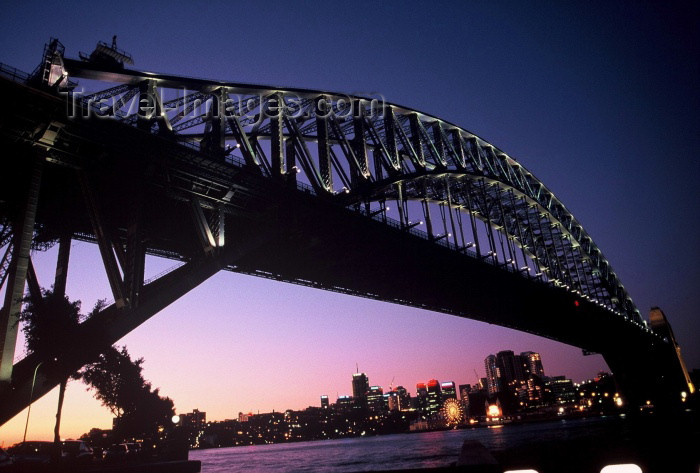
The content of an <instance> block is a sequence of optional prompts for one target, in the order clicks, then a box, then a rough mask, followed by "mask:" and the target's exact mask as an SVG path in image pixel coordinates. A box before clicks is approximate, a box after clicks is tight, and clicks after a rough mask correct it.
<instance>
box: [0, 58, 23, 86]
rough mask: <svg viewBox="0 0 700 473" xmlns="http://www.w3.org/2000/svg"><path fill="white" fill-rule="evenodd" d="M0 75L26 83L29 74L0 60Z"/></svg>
mask: <svg viewBox="0 0 700 473" xmlns="http://www.w3.org/2000/svg"><path fill="white" fill-rule="evenodd" d="M0 76H2V77H5V78H7V79H10V80H11V81H13V82H19V83H21V84H26V83H27V81H28V80H29V74H27V73H26V72H24V71H21V70H19V69H17V68H16V67H12V66H8V65H7V64H3V63H1V62H0Z"/></svg>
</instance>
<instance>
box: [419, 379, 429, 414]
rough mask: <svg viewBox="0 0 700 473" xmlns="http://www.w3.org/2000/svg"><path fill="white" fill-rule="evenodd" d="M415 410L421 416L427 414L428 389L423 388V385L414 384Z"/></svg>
mask: <svg viewBox="0 0 700 473" xmlns="http://www.w3.org/2000/svg"><path fill="white" fill-rule="evenodd" d="M416 409H418V410H419V411H420V412H421V414H427V413H428V388H427V387H426V386H425V383H418V384H416Z"/></svg>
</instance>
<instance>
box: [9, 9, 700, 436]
mask: <svg viewBox="0 0 700 473" xmlns="http://www.w3.org/2000/svg"><path fill="white" fill-rule="evenodd" d="M366 7H367V8H357V7H352V8H350V7H349V6H342V7H341V6H337V8H335V9H334V10H335V11H334V12H333V13H334V15H330V16H329V15H325V14H322V12H318V11H317V10H318V9H317V8H316V7H315V6H313V5H312V4H311V3H308V4H304V3H302V4H300V5H298V7H297V9H295V10H294V11H289V12H286V14H285V15H279V12H278V11H276V10H275V8H273V7H267V6H255V5H252V4H251V5H247V6H241V7H240V8H235V9H234V8H233V7H229V8H222V5H218V6H214V7H210V8H211V9H208V8H204V9H196V8H194V7H190V6H186V5H180V6H178V8H177V9H178V14H181V16H182V18H177V19H176V18H171V19H170V16H172V11H171V8H172V7H171V6H170V5H167V4H160V5H151V6H143V5H137V4H133V5H132V8H131V10H132V11H141V12H143V14H142V15H134V17H133V18H130V19H129V21H125V20H124V19H123V18H118V16H119V15H112V16H110V15H104V14H103V12H101V11H100V9H99V8H97V7H93V6H86V5H83V6H81V10H80V14H79V15H78V14H76V11H75V9H70V8H53V9H52V8H47V7H46V5H45V4H43V3H41V4H40V3H38V2H37V3H35V4H32V2H28V3H25V4H22V5H10V6H8V7H7V8H6V9H5V12H4V15H3V18H2V19H1V20H0V24H1V25H2V26H3V28H0V45H1V46H2V48H0V61H2V62H3V63H7V64H9V65H11V66H13V67H17V68H19V69H23V70H26V71H28V72H31V71H32V70H33V69H34V67H35V66H36V65H37V64H38V63H39V61H40V58H41V51H42V48H43V45H44V43H45V42H47V41H48V39H49V36H54V37H58V38H59V39H60V40H61V41H62V42H63V43H64V44H65V45H66V48H67V51H66V53H67V55H68V56H71V57H77V53H78V51H90V50H91V49H92V48H93V47H94V44H95V42H96V41H98V40H109V39H110V38H111V37H112V36H113V35H114V34H116V35H118V38H119V45H120V48H123V49H125V50H127V51H128V52H130V53H132V54H133V56H134V59H135V61H136V64H135V67H137V68H140V69H144V70H153V71H162V72H171V73H174V74H181V75H190V76H200V77H201V76H204V77H211V78H213V79H221V80H236V81H240V82H249V83H264V84H266V83H271V84H283V85H290V86H298V87H309V88H313V87H316V88H320V89H324V90H338V91H347V92H358V91H365V92H366V93H368V92H371V91H377V92H378V93H381V94H383V95H384V96H385V97H386V98H387V100H389V101H391V102H394V103H400V104H405V105H406V106H410V107H415V108H416V109H419V110H423V111H425V112H426V113H431V114H434V115H436V116H439V117H441V118H444V119H445V120H449V121H451V122H453V123H455V124H457V125H460V126H463V127H465V128H467V129H470V130H473V131H474V132H475V133H477V134H479V135H481V136H484V137H485V138H487V139H489V140H490V141H492V142H493V143H494V144H495V145H497V146H499V147H501V148H502V149H503V150H504V151H506V152H508V153H509V154H511V155H512V156H513V157H515V158H516V159H518V160H519V161H521V162H522V163H523V165H525V166H527V167H528V169H531V170H532V171H533V172H534V173H535V174H536V175H537V176H538V177H539V178H541V179H542V181H543V182H545V183H546V184H547V185H548V186H549V187H550V188H551V189H552V191H553V192H554V193H556V195H557V196H558V197H559V198H561V200H562V201H563V202H564V203H565V204H566V205H567V207H568V208H569V209H571V211H572V212H573V213H574V215H576V216H577V218H578V219H579V220H580V221H581V222H582V223H583V224H584V225H585V226H586V228H587V230H588V231H589V232H590V234H591V235H592V236H593V238H595V240H596V242H598V244H599V245H600V247H601V248H602V249H603V250H604V251H605V254H606V256H607V257H608V258H609V260H610V261H611V263H612V265H613V267H614V268H615V271H616V272H617V274H619V276H620V279H621V281H622V282H623V283H624V284H625V287H626V289H627V290H628V291H629V293H630V294H631V296H632V297H633V299H634V300H635V302H636V303H637V306H638V307H639V309H640V311H641V312H642V315H643V317H644V318H647V317H648V309H649V308H650V307H652V306H655V305H659V306H661V307H662V308H663V309H664V311H665V313H666V314H667V315H668V317H669V319H670V321H671V324H672V326H673V328H674V332H675V333H676V334H677V336H678V339H679V342H680V345H681V348H682V349H683V354H684V355H685V356H686V361H687V363H688V367H689V368H690V369H692V368H697V367H699V366H700V347H698V346H697V341H696V340H695V339H694V336H693V334H694V333H698V331H699V330H700V327H698V321H697V317H694V314H695V309H694V304H693V302H694V296H695V293H696V291H697V287H698V281H699V279H700V277H699V272H698V267H700V264H698V262H699V254H698V249H697V245H695V240H696V237H695V236H694V235H697V233H698V232H697V226H698V221H697V219H694V218H689V216H693V215H697V213H698V199H697V192H696V191H695V189H696V186H695V182H696V180H697V178H699V177H700V176H699V175H698V169H699V165H698V163H697V160H690V161H691V162H690V163H688V162H687V161H689V160H688V157H689V156H693V155H694V153H695V151H696V150H697V149H698V147H699V143H698V140H699V139H700V138H699V137H700V133H698V126H697V125H698V121H697V116H696V110H697V108H698V105H699V104H700V103H699V100H698V91H697V88H696V87H695V86H694V82H693V78H695V77H697V74H696V73H697V67H696V65H694V64H695V63H693V62H692V61H691V60H690V59H688V58H689V57H693V54H692V51H690V53H689V51H688V48H689V46H688V44H692V41H691V40H689V38H690V39H692V35H691V34H690V33H689V28H688V23H687V20H685V19H684V18H683V15H682V12H675V11H670V9H668V8H667V7H662V6H640V5H636V6H627V7H622V6H614V5H605V4H603V3H600V4H596V6H593V7H589V6H585V7H584V6H582V5H579V6H577V5H569V6H564V5H546V6H543V5H540V6H527V7H526V6H519V5H516V4H513V5H508V6H474V7H470V8H467V7H465V6H458V5H450V6H443V7H442V8H435V9H434V8H427V7H425V6H423V7H420V6H419V4H415V5H413V6H412V7H407V8H404V9H397V8H395V7H392V6H390V5H384V4H380V5H375V4H366ZM367 9H371V10H372V11H373V12H374V14H375V15H376V16H377V18H380V19H391V21H388V20H387V21H385V23H386V25H385V26H384V27H383V28H377V29H373V28H369V21H368V19H367V18H366V17H364V16H363V15H362V14H360V13H359V12H361V11H365V10H367ZM397 10H402V11H397ZM226 15H229V16H230V17H231V18H233V17H235V18H237V22H238V24H240V25H249V26H250V25H260V24H262V23H265V24H266V25H267V29H266V31H269V32H270V34H265V35H257V34H246V35H242V36H243V38H242V39H237V40H238V41H244V43H245V47H237V48H231V47H227V48H224V47H222V48H219V47H212V45H213V44H218V45H223V44H226V45H229V46H231V42H230V40H231V38H230V37H229V36H227V34H225V33H223V32H212V33H211V35H202V34H201V32H202V31H211V25H212V24H214V23H215V21H217V19H221V18H223V17H226ZM433 16H434V18H435V21H434V22H426V21H425V18H427V17H431V18H432V17H433ZM166 18H169V19H168V20H167V21H166V20H165V19H166ZM334 18H335V19H343V21H341V20H337V21H335V22H333V25H332V26H333V28H330V27H328V28H326V27H323V25H329V20H331V19H334ZM630 18H631V19H630ZM659 18H662V19H663V20H664V21H658V19H659ZM152 19H163V22H164V23H169V24H170V26H171V27H172V28H173V30H172V32H171V33H173V32H178V33H177V34H163V31H162V30H159V31H155V30H157V29H155V28H150V26H151V21H152ZM623 19H624V21H623ZM628 20H630V21H628ZM666 24H668V25H675V26H674V31H673V32H671V31H670V29H668V28H667V27H665V26H662V25H666ZM47 25H48V26H47ZM96 25H99V26H96ZM300 25H307V26H311V27H307V28H304V34H303V35H300V34H298V33H299V31H298V29H297V28H299V27H300ZM331 30H332V31H331ZM246 31H248V30H246ZM258 36H260V37H258ZM309 45H314V47H313V48H309ZM458 49H459V50H460V52H459V54H460V56H458V58H459V59H456V58H455V55H454V52H455V50H458ZM288 51H292V52H293V53H291V54H290V53H289V52H288ZM320 58H323V60H320ZM650 59H651V60H650ZM660 137H663V140H664V143H672V144H673V146H670V145H665V144H660V142H659V140H661V138H660ZM692 195H696V198H692ZM679 248H680V249H682V250H681V251H680V252H681V253H685V254H684V256H683V257H682V258H675V257H674V255H675V254H677V253H678V252H679ZM98 253H99V250H98V249H97V247H95V246H91V245H88V244H85V243H79V242H74V244H73V253H72V255H71V262H70V267H69V276H68V289H67V294H68V296H69V297H70V298H71V300H76V299H80V300H82V302H83V311H84V312H87V311H89V309H90V308H91V307H92V305H93V304H94V303H95V302H96V301H97V300H98V299H103V298H107V299H110V298H111V296H110V290H109V286H108V284H107V281H106V278H105V276H104V270H103V268H101V267H100V265H99V264H95V261H98V258H97V254H98ZM33 258H34V261H35V265H36V267H37V272H38V276H39V280H40V282H41V283H42V285H44V286H49V285H50V281H52V280H53V271H54V269H55V252H54V251H53V250H52V251H50V252H48V253H46V254H41V253H39V254H35V255H34V256H33ZM172 265H173V262H172V261H167V260H156V259H154V258H149V259H148V260H147V263H146V277H147V278H148V277H152V276H154V275H156V274H159V273H160V272H161V271H163V270H164V269H167V268H169V267H171V266H172ZM77 276H79V278H77ZM504 293H505V291H504ZM21 344H22V340H20V341H19V342H18V346H17V351H16V356H17V357H21V356H22V353H23V347H22V345H21ZM124 344H125V345H127V347H128V348H129V351H130V353H132V354H133V355H134V356H135V357H144V358H145V364H144V376H145V378H146V379H148V380H149V381H151V382H152V384H153V386H155V387H160V388H161V393H162V394H163V395H166V396H169V397H171V398H172V399H173V400H174V401H175V405H176V408H177V410H178V412H190V411H192V410H193V409H194V408H200V409H202V410H204V411H207V413H208V414H209V415H210V416H211V418H220V416H222V414H223V413H224V412H234V413H235V412H239V411H242V412H246V411H248V410H250V407H253V406H252V405H253V404H255V403H259V404H258V405H259V406H261V407H260V409H261V410H263V409H265V410H267V411H269V410H272V409H274V408H276V409H282V408H287V407H290V408H303V407H306V406H308V405H311V404H309V403H308V401H311V400H313V401H312V402H317V399H318V395H319V394H320V393H323V392H325V393H326V394H328V395H329V396H333V395H334V394H335V393H334V392H333V391H332V390H331V389H332V387H333V386H340V385H341V381H342V379H343V377H342V376H341V375H340V374H337V373H336V372H335V371H338V370H337V367H338V366H347V367H348V371H352V368H354V367H355V363H358V364H359V366H360V367H362V369H363V370H365V372H373V373H376V375H374V376H376V379H377V380H382V381H381V383H375V384H381V385H383V386H387V385H388V384H389V383H390V382H391V380H392V379H394V378H395V382H394V384H395V385H403V386H412V383H411V382H407V379H409V378H410V377H413V376H415V377H416V378H418V379H422V380H424V381H427V380H429V379H432V378H435V379H454V380H455V381H456V380H457V379H465V378H466V379H469V378H470V377H471V373H472V372H473V370H474V369H477V370H478V371H479V372H480V373H482V372H483V357H482V358H478V357H477V356H476V355H475V354H477V353H497V352H498V351H499V350H500V349H501V347H511V349H513V350H514V351H516V352H517V353H520V352H521V351H526V350H528V349H531V348H537V351H538V352H539V353H540V354H542V356H543V357H545V359H546V360H551V361H548V362H547V366H546V368H547V372H549V373H566V374H567V376H569V377H571V378H572V379H574V380H575V381H579V380H581V379H582V378H583V377H585V376H588V375H584V373H596V372H598V371H601V370H608V367H607V365H606V364H605V362H604V361H603V360H602V357H601V356H600V355H593V356H589V357H584V356H583V355H582V354H581V350H580V349H578V348H575V347H570V346H565V345H562V344H560V343H557V342H554V341H551V340H546V339H542V338H538V337H535V336H534V335H530V334H525V333H521V332H516V331H513V330H510V329H507V328H502V327H496V326H492V325H489V324H485V323H479V322H474V321H471V320H467V319H460V318H457V317H453V316H448V315H444V314H438V313H432V312H427V311H423V310H420V309H415V308H409V307H404V306H398V305H391V304H387V303H381V302H377V301H372V300H367V299H359V298H353V297H350V296H345V295H341V294H335V293H329V292H322V291H318V290H314V289H310V288H306V287H298V286H292V285H289V284H283V283H276V282H272V281H268V280H263V279H256V278H252V277H249V276H243V275H239V274H232V273H224V274H218V275H216V276H215V277H214V278H212V280H210V281H207V282H206V283H204V284H203V285H202V286H200V287H198V288H196V289H195V290H194V291H192V293H190V294H188V295H187V296H185V297H183V298H182V299H181V300H179V301H177V302H175V303H174V304H172V305H171V306H169V307H168V308H166V309H165V310H163V311H162V313H159V314H157V315H156V316H155V317H154V318H153V319H151V320H149V321H148V322H147V323H146V324H144V326H142V327H139V328H138V329H137V330H136V331H134V332H133V333H131V334H129V335H128V336H127V337H125V338H124V339H122V340H121V341H120V342H119V345H124ZM550 366H551V368H550ZM340 371H342V370H340ZM343 372H345V371H343ZM295 380H297V381H298V382H297V383H296V384H295V383H294V381H295ZM456 382H457V381H456ZM457 384H459V383H457ZM307 391H311V392H308V393H307ZM203 396H206V397H208V399H210V401H209V405H204V404H201V403H200V402H199V400H200V399H202V398H203ZM56 398H57V394H56V391H53V392H52V393H50V394H49V395H47V396H45V397H44V398H43V399H41V400H39V401H37V402H35V404H34V405H33V407H32V413H31V419H30V423H29V433H28V436H27V438H28V439H29V438H31V439H35V438H36V439H38V438H51V437H52V429H53V420H54V414H55V407H56ZM307 400H308V401H307ZM221 418H223V417H221ZM25 419H26V410H25V411H23V412H22V413H20V414H19V415H18V416H16V417H15V418H14V419H13V420H12V421H10V422H9V423H8V424H6V425H4V426H2V427H0V444H2V443H3V442H4V444H5V445H8V444H9V443H12V442H13V441H16V440H17V439H21V437H22V432H23V430H24V422H25ZM109 425H111V416H110V415H109V413H108V411H107V410H106V409H105V408H102V407H101V406H100V405H99V402H98V401H96V400H95V399H93V398H92V394H91V393H88V392H85V388H84V386H83V385H81V384H80V383H77V382H71V383H70V384H69V388H68V392H67V395H66V405H65V409H64V418H63V422H62V433H63V436H65V437H75V436H77V435H80V434H82V433H83V432H86V431H87V430H88V429H89V428H90V427H99V426H102V427H105V428H107V427H108V426H109Z"/></svg>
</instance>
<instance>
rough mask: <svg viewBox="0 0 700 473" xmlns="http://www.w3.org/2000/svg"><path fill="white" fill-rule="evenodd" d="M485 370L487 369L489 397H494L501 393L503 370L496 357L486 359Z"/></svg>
mask: <svg viewBox="0 0 700 473" xmlns="http://www.w3.org/2000/svg"><path fill="white" fill-rule="evenodd" d="M484 368H486V388H487V390H488V393H489V395H490V396H493V395H494V394H497V393H499V392H500V391H501V370H500V368H499V367H498V363H497V360H496V357H495V356H494V355H489V356H487V357H486V359H485V360H484Z"/></svg>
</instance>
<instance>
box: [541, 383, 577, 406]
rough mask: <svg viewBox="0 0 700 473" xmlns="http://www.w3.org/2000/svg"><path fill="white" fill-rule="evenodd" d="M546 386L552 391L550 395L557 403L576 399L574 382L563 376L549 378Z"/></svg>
mask: <svg viewBox="0 0 700 473" xmlns="http://www.w3.org/2000/svg"><path fill="white" fill-rule="evenodd" d="M546 386H547V388H548V389H549V390H550V391H551V392H552V397H553V398H554V400H555V401H556V402H557V403H558V404H566V403H567V402H573V401H575V400H576V388H575V387H574V383H573V382H572V381H571V380H570V379H567V378H566V377H564V376H554V377H552V378H549V379H548V380H547V384H546Z"/></svg>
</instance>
